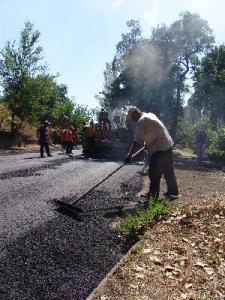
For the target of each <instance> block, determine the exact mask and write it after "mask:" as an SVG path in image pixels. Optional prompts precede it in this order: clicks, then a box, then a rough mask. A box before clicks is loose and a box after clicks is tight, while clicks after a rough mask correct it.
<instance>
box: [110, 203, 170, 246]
mask: <svg viewBox="0 0 225 300" xmlns="http://www.w3.org/2000/svg"><path fill="white" fill-rule="evenodd" d="M168 204H169V201H168V200H163V201H158V200H157V199H155V198H150V199H149V207H148V208H147V209H144V208H139V209H137V210H135V211H134V212H132V213H129V214H127V215H126V216H125V217H124V219H123V220H122V221H121V223H120V224H119V225H117V227H116V229H117V232H118V233H119V236H120V237H121V238H122V239H123V240H124V242H125V243H126V244H134V243H136V242H137V241H138V240H139V239H140V236H141V235H142V234H143V233H144V231H145V230H146V228H147V227H148V226H149V223H150V222H151V221H152V220H153V219H156V218H157V217H159V216H160V215H162V214H163V213H164V212H165V210H166V209H167V207H168Z"/></svg>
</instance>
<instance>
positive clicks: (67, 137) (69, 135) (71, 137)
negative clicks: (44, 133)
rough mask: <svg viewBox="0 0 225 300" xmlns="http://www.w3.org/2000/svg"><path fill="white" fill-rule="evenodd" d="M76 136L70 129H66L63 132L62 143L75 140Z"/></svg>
mask: <svg viewBox="0 0 225 300" xmlns="http://www.w3.org/2000/svg"><path fill="white" fill-rule="evenodd" d="M74 141H75V136H74V135H73V133H72V131H71V130H70V129H64V130H63V134H62V143H63V142H74Z"/></svg>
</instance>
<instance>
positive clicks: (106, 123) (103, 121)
mask: <svg viewBox="0 0 225 300" xmlns="http://www.w3.org/2000/svg"><path fill="white" fill-rule="evenodd" d="M98 122H99V125H100V127H103V128H106V129H107V130H108V131H111V122H110V120H109V116H108V113H107V111H105V110H104V109H103V108H102V109H101V112H100V113H99V116H98Z"/></svg>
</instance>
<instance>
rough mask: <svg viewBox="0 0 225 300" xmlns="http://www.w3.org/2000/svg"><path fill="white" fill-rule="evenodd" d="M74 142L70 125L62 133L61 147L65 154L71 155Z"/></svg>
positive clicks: (74, 138) (74, 137)
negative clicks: (64, 149)
mask: <svg viewBox="0 0 225 300" xmlns="http://www.w3.org/2000/svg"><path fill="white" fill-rule="evenodd" d="M75 142H76V136H75V134H74V127H73V126H72V125H70V126H69V127H68V128H66V129H64V130H63V133H62V145H63V146H64V147H65V148H66V154H71V153H72V151H73V146H74V144H75Z"/></svg>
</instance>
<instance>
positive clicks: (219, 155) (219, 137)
mask: <svg viewBox="0 0 225 300" xmlns="http://www.w3.org/2000/svg"><path fill="white" fill-rule="evenodd" d="M207 155H208V157H209V158H211V159H214V160H223V161H225V125H222V126H220V127H219V128H218V129H217V130H211V131H208V147H207Z"/></svg>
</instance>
